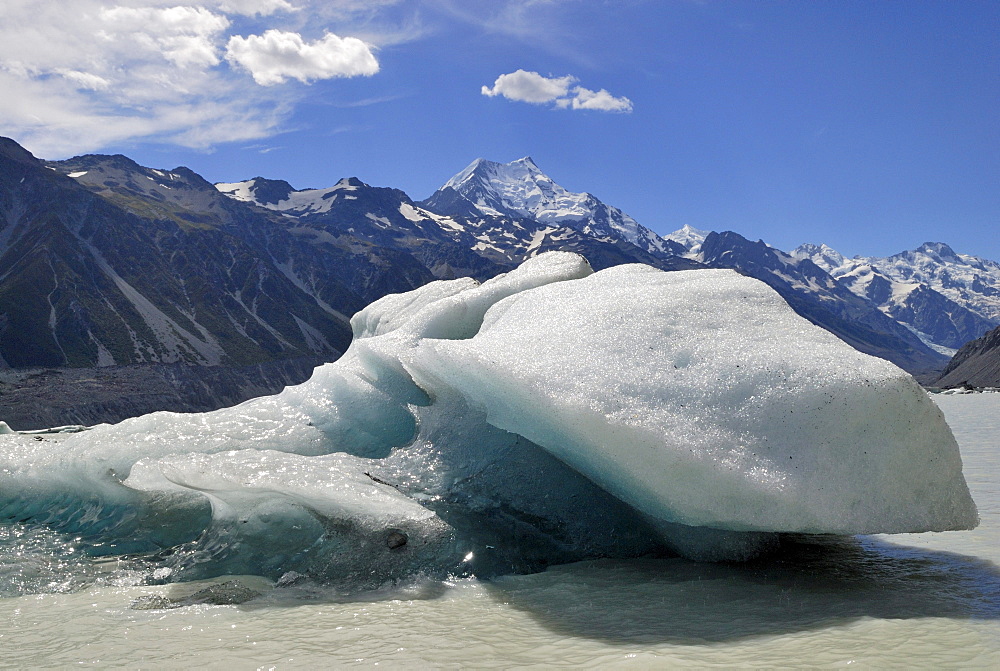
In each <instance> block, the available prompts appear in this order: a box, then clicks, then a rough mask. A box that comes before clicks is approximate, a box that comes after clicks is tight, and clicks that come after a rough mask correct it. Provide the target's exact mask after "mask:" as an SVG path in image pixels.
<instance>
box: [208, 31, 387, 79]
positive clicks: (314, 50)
mask: <svg viewBox="0 0 1000 671" xmlns="http://www.w3.org/2000/svg"><path fill="white" fill-rule="evenodd" d="M226 60H228V61H229V62H230V63H233V64H235V65H239V66H241V67H243V68H245V69H246V70H248V71H249V72H250V74H252V75H253V78H254V81H256V82H257V83H258V84H260V85H262V86H270V85H273V84H280V83H282V82H284V81H285V80H286V79H290V78H294V79H298V80H299V81H301V82H303V83H306V82H309V81H311V80H314V79H330V78H333V77H357V76H359V75H373V74H375V73H376V72H378V69H379V66H378V61H377V60H376V59H375V55H374V54H373V53H372V47H371V46H370V45H368V44H366V43H365V42H362V41H361V40H359V39H357V38H356V37H340V36H338V35H334V34H332V33H327V34H326V35H325V36H323V38H322V39H320V40H316V41H315V42H311V43H310V42H306V41H305V40H303V39H302V36H301V35H299V34H298V33H291V32H285V31H281V30H268V31H266V32H264V34H263V35H251V36H250V37H240V36H239V35H234V36H233V37H231V38H230V39H229V44H228V45H227V47H226Z"/></svg>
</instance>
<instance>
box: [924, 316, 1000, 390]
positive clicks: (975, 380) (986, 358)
mask: <svg viewBox="0 0 1000 671" xmlns="http://www.w3.org/2000/svg"><path fill="white" fill-rule="evenodd" d="M934 384H935V385H936V386H939V387H961V386H968V387H1000V327H997V328H995V329H993V330H992V331H990V332H989V333H987V334H986V335H984V336H983V337H982V338H977V339H976V340H973V341H972V342H968V343H966V344H965V345H963V346H962V348H961V349H960V350H958V352H957V353H956V354H955V356H954V357H952V360H951V361H950V362H949V363H948V366H947V368H945V369H944V372H943V373H942V374H941V377H940V378H938V379H937V380H935V382H934Z"/></svg>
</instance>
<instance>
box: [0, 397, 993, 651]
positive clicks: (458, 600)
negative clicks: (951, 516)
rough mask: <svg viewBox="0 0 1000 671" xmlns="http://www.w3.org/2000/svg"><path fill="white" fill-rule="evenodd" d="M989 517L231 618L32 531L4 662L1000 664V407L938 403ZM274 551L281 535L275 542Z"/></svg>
mask: <svg viewBox="0 0 1000 671" xmlns="http://www.w3.org/2000/svg"><path fill="white" fill-rule="evenodd" d="M935 401H936V402H937V403H938V404H939V405H940V406H941V407H942V409H943V410H944V411H945V414H946V416H947V418H948V422H949V424H950V425H951V426H952V429H953V430H954V432H955V435H956V437H957V438H958V442H959V444H960V445H961V448H962V455H963V460H964V469H965V475H966V478H967V479H968V482H969V485H970V487H971V489H972V492H973V496H974V497H975V500H976V502H977V504H978V506H979V512H980V516H981V518H982V524H981V525H980V527H979V528H978V529H976V530H974V531H966V532H948V533H941V534H912V535H897V536H867V537H858V538H835V537H831V538H819V539H817V538H808V539H800V540H799V541H797V542H789V543H786V544H785V546H784V547H783V549H782V551H781V552H779V553H778V554H777V555H774V556H771V557H768V558H767V559H762V560H758V561H756V562H753V563H750V564H739V565H737V564H733V565H725V564H699V563H694V562H689V561H686V560H682V559H671V558H644V559H637V560H614V561H611V560H598V561H593V562H582V563H578V564H570V565H565V566H558V567H553V568H550V569H549V570H548V571H546V572H544V573H538V574H534V575H523V576H508V577H503V578H499V579H495V580H493V581H489V582H485V581H477V580H473V579H465V580H456V581H453V582H444V583H442V582H436V581H426V582H423V583H420V582H418V583H415V584H412V585H408V586H406V587H396V588H392V589H385V590H383V591H380V592H374V593H369V594H365V595H363V596H358V595H348V596H345V595H338V594H337V593H335V592H332V591H329V590H324V589H323V588H320V587H316V586H312V585H309V584H308V583H306V584H298V585H293V586H291V587H282V588H276V587H274V586H273V583H271V582H269V581H266V580H264V579H261V578H256V577H253V576H242V577H240V580H241V581H242V582H243V584H244V585H246V586H247V587H250V588H252V589H255V590H257V591H259V592H261V593H262V596H261V597H259V598H257V599H254V600H252V601H249V602H247V603H245V604H242V605H238V606H213V605H190V606H184V607H180V608H174V609H161V610H156V609H154V610H135V609H133V608H131V607H130V605H131V604H132V603H133V602H134V601H135V600H136V599H137V598H140V597H143V596H146V595H162V596H166V597H169V598H173V599H181V598H183V597H185V596H186V595H189V594H191V593H193V592H195V591H197V590H199V589H202V588H204V587H205V586H206V584H210V583H217V582H220V581H222V580H229V579H231V578H224V579H216V580H213V581H210V582H209V583H185V584H173V585H159V586H149V585H140V584H137V583H141V582H142V581H143V579H144V576H143V574H142V570H141V567H139V566H136V565H130V564H129V563H127V562H125V561H122V560H119V559H108V558H105V559H101V560H96V559H90V558H87V557H85V556H83V555H82V553H80V552H79V551H78V550H76V549H75V548H74V546H73V543H72V542H71V541H70V540H69V539H65V538H60V537H58V536H56V535H55V534H52V533H51V532H47V531H45V530H43V529H37V528H33V529H27V528H23V527H17V526H6V527H0V586H5V588H6V589H7V593H18V594H20V595H19V596H8V597H6V598H0V667H5V668H7V667H9V668H25V667H31V668H38V667H70V666H73V667H81V666H82V667H85V666H95V667H100V668H106V667H116V666H127V667H141V668H177V667H190V666H207V667H217V668H221V667H225V668H236V669H243V668H246V669H254V668H306V667H311V668H315V667H326V668H329V667H342V666H351V665H360V666H374V665H378V666H383V667H390V668H472V667H474V668H512V667H521V668H531V667H536V668H542V667H544V668H551V667H581V668H608V667H629V668H650V667H683V666H688V667H706V666H724V667H733V666H743V667H747V666H749V667H777V668H783V667H784V668H795V667H816V666H822V667H841V666H855V665H857V666H862V667H879V668H887V667H895V668H915V667H923V668H955V667H961V668H970V667H974V668H991V667H993V668H996V667H1000V394H982V395H962V396H936V397H935ZM279 542H280V541H279Z"/></svg>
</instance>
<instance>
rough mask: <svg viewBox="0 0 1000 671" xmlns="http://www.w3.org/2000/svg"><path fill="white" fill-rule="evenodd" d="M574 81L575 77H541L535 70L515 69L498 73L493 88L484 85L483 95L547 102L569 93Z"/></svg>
mask: <svg viewBox="0 0 1000 671" xmlns="http://www.w3.org/2000/svg"><path fill="white" fill-rule="evenodd" d="M575 81H576V78H575V77H572V76H569V75H567V76H565V77H543V76H542V75H540V74H538V73H537V72H527V71H525V70H515V71H514V72H511V73H509V74H506V75H500V76H499V77H497V80H496V81H495V82H494V83H493V88H490V87H488V86H484V87H483V89H482V92H483V95H484V96H491V97H492V96H498V95H500V96H503V97H504V98H507V99H508V100H518V101H520V102H525V103H536V104H537V103H549V102H553V101H555V100H556V99H558V98H563V97H565V96H566V95H568V94H569V87H570V86H572V84H573V82H575Z"/></svg>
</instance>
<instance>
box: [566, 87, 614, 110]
mask: <svg viewBox="0 0 1000 671" xmlns="http://www.w3.org/2000/svg"><path fill="white" fill-rule="evenodd" d="M564 100H565V101H568V103H569V107H571V108H572V109H575V110H598V111H601V112H631V111H632V101H631V100H629V99H628V98H625V97H621V98H616V97H615V96H613V95H611V94H610V93H608V92H607V91H605V90H604V89H601V90H600V91H591V90H590V89H585V88H583V87H582V86H577V87H575V88H574V89H573V91H572V96H571V97H569V98H565V99H564ZM558 102H559V103H562V102H563V100H560V101H558Z"/></svg>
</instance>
